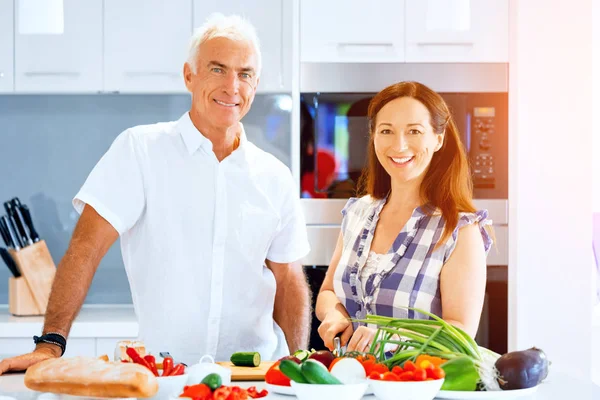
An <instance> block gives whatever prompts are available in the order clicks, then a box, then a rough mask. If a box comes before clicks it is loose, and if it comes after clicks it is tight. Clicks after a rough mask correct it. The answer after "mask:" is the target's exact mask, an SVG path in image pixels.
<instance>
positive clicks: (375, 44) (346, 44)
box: [337, 42, 394, 47]
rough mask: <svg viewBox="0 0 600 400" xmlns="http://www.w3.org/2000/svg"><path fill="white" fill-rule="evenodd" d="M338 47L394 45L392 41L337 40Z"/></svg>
mask: <svg viewBox="0 0 600 400" xmlns="http://www.w3.org/2000/svg"><path fill="white" fill-rule="evenodd" d="M337 45H338V47H394V43H390V42H381V43H379V42H370V43H369V42H367V43H365V42H361V43H359V42H338V43H337Z"/></svg>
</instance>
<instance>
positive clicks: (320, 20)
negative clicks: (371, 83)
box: [300, 0, 404, 63]
mask: <svg viewBox="0 0 600 400" xmlns="http://www.w3.org/2000/svg"><path fill="white" fill-rule="evenodd" d="M300 59H301V61H302V62H367V63H368V62H404V0H377V1H371V2H366V1H364V0H346V1H324V0H301V2H300Z"/></svg>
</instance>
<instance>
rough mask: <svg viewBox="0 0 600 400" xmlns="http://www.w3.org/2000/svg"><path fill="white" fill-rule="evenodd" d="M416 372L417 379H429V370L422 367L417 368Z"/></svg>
mask: <svg viewBox="0 0 600 400" xmlns="http://www.w3.org/2000/svg"><path fill="white" fill-rule="evenodd" d="M414 374H415V377H414V380H415V381H424V380H425V379H427V372H425V370H424V369H423V368H421V367H417V368H415V371H414Z"/></svg>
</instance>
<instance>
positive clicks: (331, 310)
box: [316, 82, 492, 352]
mask: <svg viewBox="0 0 600 400" xmlns="http://www.w3.org/2000/svg"><path fill="white" fill-rule="evenodd" d="M368 116H369V124H370V126H369V131H370V140H369V144H368V148H367V152H368V164H367V167H366V169H365V171H364V173H363V176H362V181H361V193H362V194H363V196H362V197H359V198H351V199H350V200H349V201H348V203H347V204H346V206H345V207H344V209H343V211H342V214H343V220H342V229H341V233H340V236H339V239H338V243H337V246H336V249H335V251H334V254H333V257H332V260H331V263H330V266H329V269H328V271H327V275H326V277H325V280H324V282H323V285H322V287H321V290H320V293H319V296H318V298H317V306H316V314H317V318H319V320H320V321H321V325H320V327H319V334H320V336H321V338H322V339H323V341H324V343H325V345H326V346H327V347H329V348H330V349H331V348H333V339H334V337H335V336H337V335H341V342H342V345H346V344H347V345H348V348H347V350H348V351H354V350H355V351H361V352H365V351H368V349H369V347H370V345H371V342H372V341H373V338H374V335H375V332H376V328H375V327H374V326H365V325H364V324H359V323H356V322H355V323H351V322H350V321H349V318H355V319H363V318H364V317H365V315H367V314H375V315H383V316H389V317H395V318H415V319H417V318H421V319H423V318H428V317H427V316H425V315H421V314H419V313H415V312H413V311H412V310H407V309H406V307H411V308H419V309H422V310H425V311H428V312H431V313H433V314H436V315H438V316H440V317H442V318H443V319H444V320H446V321H447V322H449V323H451V324H453V325H455V326H458V327H460V328H462V329H463V330H465V331H466V332H467V333H468V334H469V335H471V336H475V333H476V332H477V327H478V325H479V319H480V316H481V310H482V307H483V299H484V293H485V285H486V256H487V253H488V251H489V249H490V247H491V244H492V239H491V237H490V235H489V234H488V231H487V230H488V229H490V227H489V225H491V221H490V220H489V219H487V210H481V211H478V210H476V209H475V207H474V206H473V201H472V183H471V178H470V175H469V169H468V162H467V157H466V154H465V150H464V148H463V147H462V145H461V143H460V139H459V133H458V131H457V128H456V125H455V123H454V121H453V119H452V116H451V114H450V111H449V109H448V106H447V105H446V103H445V102H444V100H443V99H442V97H441V96H440V95H439V94H437V93H436V92H434V91H433V90H431V89H429V88H428V87H426V86H425V85H422V84H420V83H417V82H400V83H397V84H394V85H392V86H389V87H387V88H385V89H384V90H382V91H381V92H380V93H378V94H377V95H376V96H375V97H374V98H373V99H372V101H371V103H370V104H369V110H368Z"/></svg>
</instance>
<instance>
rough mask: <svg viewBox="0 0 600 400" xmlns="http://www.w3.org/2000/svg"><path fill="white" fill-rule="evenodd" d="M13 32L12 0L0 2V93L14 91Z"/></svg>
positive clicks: (0, 0) (1, 0)
mask: <svg viewBox="0 0 600 400" xmlns="http://www.w3.org/2000/svg"><path fill="white" fill-rule="evenodd" d="M13 32H14V29H13V0H0V93H10V92H12V91H13V90H14V89H15V86H14V75H13V71H14V58H13V55H14V52H13V49H14V36H13Z"/></svg>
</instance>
